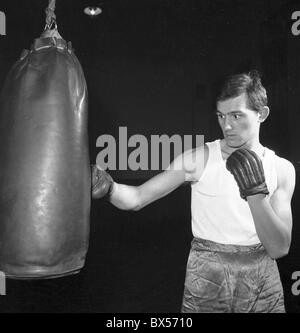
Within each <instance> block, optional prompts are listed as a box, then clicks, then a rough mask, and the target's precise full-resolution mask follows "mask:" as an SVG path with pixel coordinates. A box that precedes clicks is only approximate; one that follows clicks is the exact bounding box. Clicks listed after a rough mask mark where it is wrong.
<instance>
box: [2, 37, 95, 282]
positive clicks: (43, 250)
mask: <svg viewBox="0 0 300 333" xmlns="http://www.w3.org/2000/svg"><path fill="white" fill-rule="evenodd" d="M87 111H88V110H87V88H86V82H85V78H84V75H83V72H82V68H81V66H80V63H79V61H78V59H77V58H76V56H75V55H74V53H73V50H72V47H71V44H70V43H66V42H65V40H63V39H60V38H53V37H49V38H40V39H36V40H35V41H34V43H33V46H32V47H31V50H30V51H27V50H25V51H23V53H22V55H21V57H20V59H19V60H18V61H17V62H16V63H15V65H14V66H13V68H12V69H11V70H10V72H9V74H8V76H7V78H6V81H5V84H4V87H3V90H2V93H1V96H0V271H3V272H4V273H5V274H6V276H7V277H10V278H16V279H33V278H39V279H41V278H53V277H59V276H63V275H68V274H73V273H76V272H78V271H79V270H80V269H81V268H82V267H83V265H84V262H85V256H86V253H87V249H88V241H89V213H90V196H91V195H90V185H91V175H90V164H89V151H88V133H87V116H88V114H87Z"/></svg>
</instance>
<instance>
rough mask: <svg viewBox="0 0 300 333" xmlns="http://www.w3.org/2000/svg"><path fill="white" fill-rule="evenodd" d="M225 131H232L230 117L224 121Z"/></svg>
mask: <svg viewBox="0 0 300 333" xmlns="http://www.w3.org/2000/svg"><path fill="white" fill-rule="evenodd" d="M224 129H225V130H230V129H232V124H231V122H230V119H229V117H225V119H224Z"/></svg>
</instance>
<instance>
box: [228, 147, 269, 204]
mask: <svg viewBox="0 0 300 333" xmlns="http://www.w3.org/2000/svg"><path fill="white" fill-rule="evenodd" d="M226 168H227V169H228V170H229V171H230V172H231V173H232V175H233V176H234V179H235V180H236V182H237V184H238V187H239V190H240V196H241V197H242V198H243V199H244V200H246V201H247V197H248V196H251V195H255V194H259V193H262V194H266V195H268V194H269V191H268V188H267V185H266V181H265V175H264V169H263V165H262V161H261V159H260V158H259V157H258V155H257V154H256V153H255V152H254V151H252V150H249V149H246V148H242V149H237V150H235V151H234V152H233V153H232V154H231V155H230V156H229V157H228V159H227V161H226Z"/></svg>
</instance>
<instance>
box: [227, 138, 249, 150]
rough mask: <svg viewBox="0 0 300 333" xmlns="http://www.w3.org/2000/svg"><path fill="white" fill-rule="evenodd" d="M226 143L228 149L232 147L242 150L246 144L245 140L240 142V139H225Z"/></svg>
mask: <svg viewBox="0 0 300 333" xmlns="http://www.w3.org/2000/svg"><path fill="white" fill-rule="evenodd" d="M225 141H226V144H227V146H228V147H231V148H241V147H243V146H244V145H245V144H246V142H244V141H243V140H240V139H228V138H227V139H225Z"/></svg>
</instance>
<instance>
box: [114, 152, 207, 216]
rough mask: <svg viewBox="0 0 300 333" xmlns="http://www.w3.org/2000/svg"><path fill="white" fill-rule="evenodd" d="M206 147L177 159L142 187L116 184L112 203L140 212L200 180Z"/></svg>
mask: <svg viewBox="0 0 300 333" xmlns="http://www.w3.org/2000/svg"><path fill="white" fill-rule="evenodd" d="M204 150H205V148H204V147H201V148H198V150H197V151H189V152H186V153H184V154H183V155H180V156H179V157H177V158H176V159H175V160H174V161H173V163H172V164H171V165H170V167H169V168H168V170H165V171H163V172H162V173H160V174H158V175H156V176H154V177H153V178H151V179H150V180H148V181H147V182H145V183H144V184H142V185H140V186H128V185H124V184H118V183H114V188H113V191H112V193H111V196H110V202H111V203H112V204H113V205H115V206H116V207H118V208H120V209H124V210H139V209H141V208H143V207H145V206H147V205H149V204H150V203H152V202H153V201H156V200H158V199H160V198H162V197H164V196H166V195H167V194H169V193H170V192H172V191H174V190H175V189H176V188H177V187H179V186H180V185H181V184H183V183H184V182H185V181H190V182H191V181H195V180H197V179H199V177H200V175H201V173H202V172H203V169H204Z"/></svg>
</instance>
